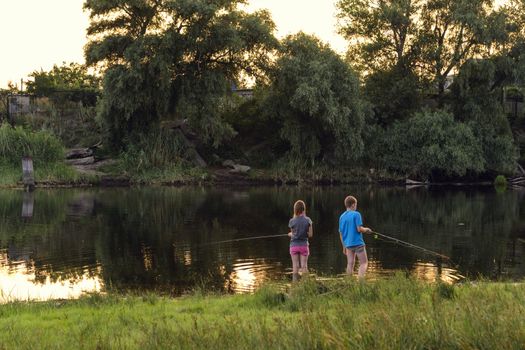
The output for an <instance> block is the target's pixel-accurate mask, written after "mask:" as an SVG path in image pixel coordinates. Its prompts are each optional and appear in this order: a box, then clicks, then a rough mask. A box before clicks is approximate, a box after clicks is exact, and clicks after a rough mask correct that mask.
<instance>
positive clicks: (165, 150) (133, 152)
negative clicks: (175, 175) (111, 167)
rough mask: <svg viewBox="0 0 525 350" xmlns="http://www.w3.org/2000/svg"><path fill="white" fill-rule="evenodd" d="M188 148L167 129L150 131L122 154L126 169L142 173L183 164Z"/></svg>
mask: <svg viewBox="0 0 525 350" xmlns="http://www.w3.org/2000/svg"><path fill="white" fill-rule="evenodd" d="M185 152H186V147H185V145H184V143H183V142H182V140H180V139H179V138H178V137H177V135H175V134H174V133H173V132H171V131H169V130H165V129H159V130H154V131H150V132H149V133H148V134H144V135H140V136H139V137H138V138H137V139H136V140H134V141H133V142H132V144H131V145H130V146H129V147H128V149H127V150H126V152H124V153H122V155H121V158H122V161H123V166H124V168H125V169H127V170H129V171H131V172H133V173H137V172H138V173H140V172H142V171H145V170H148V169H152V168H155V169H161V168H163V167H167V166H170V165H174V164H181V163H182V161H183V155H184V153H185Z"/></svg>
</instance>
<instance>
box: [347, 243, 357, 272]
mask: <svg viewBox="0 0 525 350" xmlns="http://www.w3.org/2000/svg"><path fill="white" fill-rule="evenodd" d="M354 264H355V253H354V252H353V251H352V249H346V273H347V274H348V275H351V274H352V273H353V271H354Z"/></svg>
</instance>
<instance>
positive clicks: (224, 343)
mask: <svg viewBox="0 0 525 350" xmlns="http://www.w3.org/2000/svg"><path fill="white" fill-rule="evenodd" d="M342 310H345V312H342ZM0 313H1V314H2V318H1V319H0V329H2V332H1V333H2V346H3V347H5V348H33V347H35V346H37V345H38V347H41V348H71V344H75V347H76V348H89V349H92V348H93V349H94V348H132V349H135V348H136V349H143V348H173V347H175V348H192V349H194V348H197V349H209V346H210V344H215V347H217V348H225V349H273V348H280V349H295V348H304V349H313V348H318V349H348V348H349V347H358V348H360V349H392V348H396V349H402V348H406V347H413V348H431V349H440V348H486V349H496V348H509V349H510V348H521V346H522V345H523V344H524V343H525V332H524V329H525V317H523V316H517V315H523V314H524V313H525V284H523V283H520V284H512V283H504V282H499V283H498V282H479V283H476V284H464V285H461V286H449V285H446V284H442V283H432V284H429V283H423V282H421V281H417V280H413V279H410V278H406V277H403V276H402V274H398V275H396V276H394V277H392V278H389V279H383V280H378V281H367V282H366V283H359V282H358V281H356V280H354V279H344V280H340V281H316V280H313V279H305V280H304V281H301V282H298V283H296V284H292V285H290V286H288V287H285V288H284V289H282V288H278V287H277V286H272V285H266V286H263V287H262V288H261V289H260V290H258V291H257V292H255V293H254V294H240V295H220V294H219V295H218V294H206V293H203V292H200V291H194V292H193V293H192V294H188V295H185V296H183V297H179V298H170V297H166V296H162V295H159V294H156V293H142V294H138V295H91V296H86V297H83V298H80V299H76V300H53V301H47V302H27V303H26V302H18V303H11V304H4V305H0ZM495 314H496V315H497V317H496V318H494V315H495Z"/></svg>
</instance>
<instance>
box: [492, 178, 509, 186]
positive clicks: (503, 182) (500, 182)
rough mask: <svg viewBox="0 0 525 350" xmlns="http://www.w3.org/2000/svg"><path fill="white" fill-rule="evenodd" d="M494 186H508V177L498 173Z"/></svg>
mask: <svg viewBox="0 0 525 350" xmlns="http://www.w3.org/2000/svg"><path fill="white" fill-rule="evenodd" d="M494 186H496V187H506V186H507V178H505V176H503V175H498V176H496V178H495V179H494Z"/></svg>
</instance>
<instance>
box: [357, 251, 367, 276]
mask: <svg viewBox="0 0 525 350" xmlns="http://www.w3.org/2000/svg"><path fill="white" fill-rule="evenodd" d="M357 259H359V273H358V275H357V276H358V277H359V279H360V280H362V279H364V278H365V274H366V270H367V269H368V256H367V255H366V249H363V250H362V251H360V252H359V253H357Z"/></svg>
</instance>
